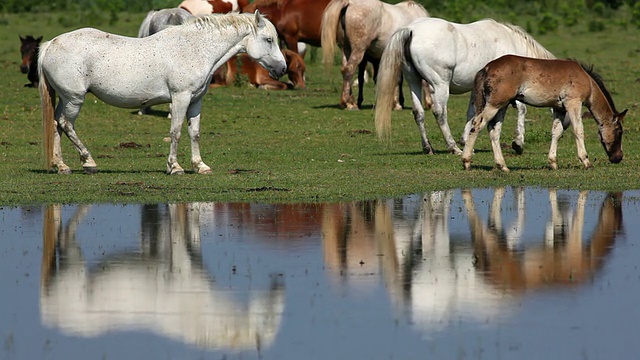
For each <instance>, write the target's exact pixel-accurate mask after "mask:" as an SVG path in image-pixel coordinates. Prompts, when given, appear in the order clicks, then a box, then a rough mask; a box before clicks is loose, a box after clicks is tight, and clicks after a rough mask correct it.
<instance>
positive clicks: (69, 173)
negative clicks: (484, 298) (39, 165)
mask: <svg viewBox="0 0 640 360" xmlns="http://www.w3.org/2000/svg"><path fill="white" fill-rule="evenodd" d="M58 174H62V175H71V169H69V168H66V169H58Z"/></svg>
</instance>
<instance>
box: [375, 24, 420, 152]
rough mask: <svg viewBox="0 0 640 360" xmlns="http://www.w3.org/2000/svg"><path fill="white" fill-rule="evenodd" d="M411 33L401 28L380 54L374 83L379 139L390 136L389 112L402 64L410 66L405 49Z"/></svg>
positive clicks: (411, 35) (392, 104) (393, 102)
mask: <svg viewBox="0 0 640 360" xmlns="http://www.w3.org/2000/svg"><path fill="white" fill-rule="evenodd" d="M412 37H413V33H412V31H411V29H408V28H402V29H400V30H398V31H396V32H395V33H394V34H393V36H391V38H390V39H389V42H388V43H387V46H386V47H385V49H384V51H383V52H382V58H381V59H380V66H379V70H378V75H377V81H376V132H377V133H378V137H379V138H381V139H388V138H389V136H390V135H391V112H392V109H393V107H394V105H395V93H396V88H397V86H398V80H399V79H400V71H401V69H402V64H403V63H404V62H407V63H408V64H411V59H407V58H406V57H407V55H409V56H410V54H409V51H408V49H407V47H408V45H409V44H410V42H411V38H412Z"/></svg>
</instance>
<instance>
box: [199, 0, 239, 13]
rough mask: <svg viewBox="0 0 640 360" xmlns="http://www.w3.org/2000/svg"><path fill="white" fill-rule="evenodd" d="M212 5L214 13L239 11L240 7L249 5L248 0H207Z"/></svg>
mask: <svg viewBox="0 0 640 360" xmlns="http://www.w3.org/2000/svg"><path fill="white" fill-rule="evenodd" d="M207 2H208V3H209V4H211V6H213V12H214V13H216V14H226V13H230V12H240V11H242V8H244V7H245V6H247V5H249V0H207Z"/></svg>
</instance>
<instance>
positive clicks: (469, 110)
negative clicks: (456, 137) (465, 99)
mask: <svg viewBox="0 0 640 360" xmlns="http://www.w3.org/2000/svg"><path fill="white" fill-rule="evenodd" d="M474 98H475V90H472V91H471V95H470V96H469V105H468V106H467V122H466V124H465V125H464V131H462V137H461V138H460V144H462V145H464V144H466V143H467V139H468V138H469V133H470V132H471V127H472V126H471V119H473V117H474V116H475V115H476V108H475V106H474V104H473V102H474Z"/></svg>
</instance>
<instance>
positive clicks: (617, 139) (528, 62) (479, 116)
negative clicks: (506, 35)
mask: <svg viewBox="0 0 640 360" xmlns="http://www.w3.org/2000/svg"><path fill="white" fill-rule="evenodd" d="M473 92H474V93H473V95H472V96H473V97H474V106H475V113H476V116H475V117H474V118H473V119H472V120H471V126H472V128H471V134H470V135H469V139H468V141H467V143H466V144H465V147H464V151H463V153H462V164H463V165H464V168H465V169H467V170H468V169H470V167H471V157H472V155H473V145H474V144H475V141H476V139H477V138H478V133H479V132H480V131H481V130H482V129H483V128H484V127H485V126H486V125H487V124H489V136H490V137H491V146H492V148H493V154H494V158H495V162H496V166H497V167H498V168H499V169H501V170H503V171H509V169H508V168H507V166H506V164H505V161H504V157H503V156H502V149H501V148H500V130H501V128H502V122H503V120H504V115H505V113H506V111H507V107H508V105H509V104H513V103H514V101H516V100H518V101H521V102H523V103H525V104H528V105H532V106H537V107H550V108H552V109H553V128H552V137H551V148H550V149H549V164H550V165H551V168H552V169H554V170H555V169H557V168H558V164H557V158H556V157H557V156H556V152H557V147H558V140H559V139H560V136H561V135H562V133H563V132H564V130H565V129H566V128H567V127H569V125H573V132H574V134H575V138H576V146H577V148H578V158H579V159H580V161H581V162H582V164H583V165H584V167H585V168H589V167H591V163H590V162H589V158H588V156H587V150H586V148H585V146H584V130H583V125H582V114H581V113H582V105H585V106H586V107H587V108H588V109H589V111H590V112H591V114H592V115H593V118H594V119H595V121H596V123H597V124H598V133H599V135H600V142H601V143H602V146H604V149H605V151H606V152H607V155H608V156H609V161H611V162H612V163H619V162H620V161H622V120H623V119H624V116H625V115H626V113H627V110H624V111H622V112H618V111H617V110H616V108H615V105H614V104H613V100H612V98H611V95H610V94H609V91H607V89H606V88H605V86H604V83H603V82H602V78H601V77H600V76H599V75H598V74H596V73H595V72H594V71H593V70H592V69H591V68H590V67H586V66H584V65H582V64H580V63H578V62H576V61H573V60H542V59H534V58H527V57H522V56H515V55H505V56H503V57H500V58H498V59H496V60H494V61H491V62H490V63H488V64H487V65H486V66H485V67H484V68H483V69H482V70H480V71H479V72H478V74H477V75H476V78H475V82H474V90H473Z"/></svg>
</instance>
